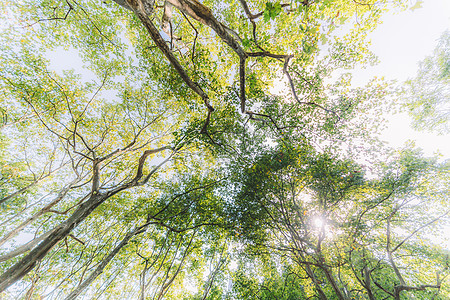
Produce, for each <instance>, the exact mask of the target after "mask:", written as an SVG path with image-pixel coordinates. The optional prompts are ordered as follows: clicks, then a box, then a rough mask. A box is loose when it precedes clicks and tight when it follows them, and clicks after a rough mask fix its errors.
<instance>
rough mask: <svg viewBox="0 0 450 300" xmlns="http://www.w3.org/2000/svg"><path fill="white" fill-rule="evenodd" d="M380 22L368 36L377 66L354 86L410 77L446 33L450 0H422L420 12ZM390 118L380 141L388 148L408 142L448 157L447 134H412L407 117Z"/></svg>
mask: <svg viewBox="0 0 450 300" xmlns="http://www.w3.org/2000/svg"><path fill="white" fill-rule="evenodd" d="M382 20H383V24H381V25H379V27H377V29H376V30H375V31H374V32H373V33H372V34H371V35H370V36H369V39H371V40H372V51H374V53H375V54H376V55H377V56H378V58H379V60H380V63H379V64H378V65H376V66H374V67H371V68H367V69H365V70H362V71H360V72H358V73H357V76H354V80H355V81H356V80H358V81H357V82H355V83H356V84H357V85H363V84H364V83H365V82H367V81H369V80H370V78H372V77H374V76H377V77H382V76H383V77H385V78H386V79H388V80H392V79H395V80H398V81H399V82H401V81H404V80H406V79H408V78H412V77H414V76H415V75H416V72H417V69H418V63H419V62H420V61H421V60H423V59H424V58H425V57H426V56H429V55H431V54H432V52H433V49H434V48H435V47H436V45H437V41H438V39H439V37H440V36H441V34H442V33H443V32H444V31H445V30H447V29H448V30H450V0H425V1H424V3H423V4H422V8H420V9H416V10H414V11H411V10H408V11H401V12H391V13H388V14H387V15H385V16H384V18H383V19H382ZM355 75H356V74H355ZM391 119H392V120H391V122H390V126H389V128H388V129H387V130H386V131H385V134H384V139H386V140H387V141H388V142H389V143H390V144H391V145H392V146H395V147H401V146H402V145H403V144H404V143H405V141H407V140H408V139H412V140H416V145H417V146H418V147H420V148H422V149H423V150H424V152H425V154H426V155H432V154H433V153H435V152H436V150H439V152H440V153H442V154H443V155H444V157H446V158H450V134H447V135H445V136H437V135H435V134H430V133H426V132H418V131H414V130H412V129H411V128H410V127H409V124H410V120H409V117H408V116H407V115H395V116H393V117H392V118H391Z"/></svg>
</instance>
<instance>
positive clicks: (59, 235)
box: [0, 193, 112, 292]
mask: <svg viewBox="0 0 450 300" xmlns="http://www.w3.org/2000/svg"><path fill="white" fill-rule="evenodd" d="M111 196H112V195H111V193H107V194H99V193H93V194H92V195H91V197H90V198H89V200H87V201H86V202H84V203H83V204H81V205H80V207H79V208H78V209H77V210H76V211H75V212H74V213H73V215H72V216H70V218H69V219H67V220H66V221H64V222H62V223H61V224H59V225H58V226H57V227H55V229H54V230H53V232H52V233H51V234H50V235H49V236H48V237H47V238H46V239H45V240H44V241H42V242H41V243H40V244H39V245H38V246H37V247H35V248H34V249H33V250H32V251H31V252H30V253H28V254H27V255H26V256H25V257H23V258H22V259H21V260H20V261H19V262H17V263H16V264H15V265H13V266H12V267H10V268H9V269H8V270H7V271H6V272H5V273H3V274H2V275H1V276H0V292H2V291H4V290H5V289H6V288H8V287H9V286H10V285H12V284H13V283H15V282H16V281H17V280H20V279H21V278H22V277H23V276H25V275H26V274H27V273H28V272H29V271H31V270H32V269H33V268H34V266H35V265H36V263H37V262H38V261H39V260H41V259H42V258H44V257H45V255H46V254H47V253H48V252H49V251H50V250H51V249H52V248H53V247H54V246H55V245H56V244H57V243H58V242H59V241H61V240H62V239H64V238H65V237H67V236H68V235H69V233H70V232H71V231H72V229H73V228H75V227H76V226H77V225H78V224H79V223H81V222H82V221H83V220H84V219H86V218H87V217H88V216H89V215H90V214H91V212H92V211H93V210H94V209H95V208H97V206H99V205H100V204H101V203H103V202H104V201H105V200H106V199H108V198H109V197H111Z"/></svg>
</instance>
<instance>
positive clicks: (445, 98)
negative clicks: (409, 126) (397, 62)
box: [401, 31, 450, 134]
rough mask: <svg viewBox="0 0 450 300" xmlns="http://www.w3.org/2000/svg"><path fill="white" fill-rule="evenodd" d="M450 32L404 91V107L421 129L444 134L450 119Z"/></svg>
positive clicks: (402, 95)
mask: <svg viewBox="0 0 450 300" xmlns="http://www.w3.org/2000/svg"><path fill="white" fill-rule="evenodd" d="M449 86H450V32H449V31H446V32H444V33H443V34H442V36H441V38H440V40H439V43H438V45H437V47H436V48H435V49H434V52H433V56H429V57H427V58H425V59H424V60H423V61H422V62H421V63H420V65H419V70H418V72H417V76H416V77H415V78H413V79H410V80H408V81H407V82H406V84H405V88H404V90H403V91H402V92H401V93H402V94H401V97H402V99H403V102H404V105H405V107H406V109H407V110H408V112H409V114H410V115H411V116H412V117H413V125H414V127H415V128H417V129H421V130H430V131H435V132H438V133H441V134H444V133H446V132H448V131H449V129H450V127H449V124H448V122H449V121H448V120H449V117H450V107H449V99H450V90H449Z"/></svg>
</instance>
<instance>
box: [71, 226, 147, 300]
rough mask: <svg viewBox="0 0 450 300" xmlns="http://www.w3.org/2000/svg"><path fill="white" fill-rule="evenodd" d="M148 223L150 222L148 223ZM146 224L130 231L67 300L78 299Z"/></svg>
mask: <svg viewBox="0 0 450 300" xmlns="http://www.w3.org/2000/svg"><path fill="white" fill-rule="evenodd" d="M147 225H148V224H147ZM145 226H146V225H144V226H140V227H138V228H136V229H134V230H133V231H131V232H129V233H128V234H127V235H126V236H125V237H124V238H123V240H122V241H121V242H120V243H119V244H118V245H117V246H116V247H115V248H114V249H113V251H111V252H110V253H109V254H108V256H106V257H105V258H104V259H103V260H102V262H101V263H100V264H99V265H98V266H97V268H96V269H95V271H94V272H92V273H91V275H89V277H88V278H86V280H84V281H83V282H82V283H81V284H80V285H78V286H77V287H76V288H75V289H74V290H73V291H72V292H71V293H70V294H69V296H67V298H66V300H74V299H76V298H77V297H78V296H79V295H80V294H81V293H82V292H83V291H84V289H85V288H86V287H88V286H89V285H90V284H91V283H92V282H93V281H94V280H95V279H96V278H97V277H98V276H99V275H100V274H101V273H103V270H104V269H105V267H106V266H107V265H108V264H109V262H110V261H111V260H112V259H113V258H114V257H115V256H116V255H117V253H119V251H120V250H121V249H122V248H123V247H124V246H125V245H126V244H128V242H129V241H130V240H131V239H132V238H133V237H134V236H135V235H137V234H139V233H141V232H143V231H144V228H145Z"/></svg>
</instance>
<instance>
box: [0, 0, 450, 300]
mask: <svg viewBox="0 0 450 300" xmlns="http://www.w3.org/2000/svg"><path fill="white" fill-rule="evenodd" d="M398 2H399V3H397V2H396V4H399V5H401V3H400V1H398ZM386 7H388V4H387V1H365V2H357V1H354V2H349V3H345V4H344V3H342V1H322V2H319V1H293V2H291V3H289V4H283V3H273V2H266V1H255V2H252V3H247V2H245V1H239V2H238V3H235V2H234V1H229V2H223V1H207V2H204V3H200V2H198V1H193V0H180V1H175V0H173V1H172V0H167V1H164V2H156V1H141V0H137V1H120V0H117V1H114V2H105V3H103V4H99V3H97V2H94V1H83V2H79V1H78V2H77V1H71V0H67V1H51V0H50V1H44V2H42V1H24V2H18V3H17V2H14V3H6V4H4V5H3V6H2V10H3V12H4V14H2V15H4V16H6V17H5V23H4V24H6V26H5V28H3V30H2V33H1V43H0V45H1V46H0V47H1V48H0V49H1V52H2V56H1V58H0V59H1V65H2V66H4V67H3V68H2V69H1V71H0V90H1V93H2V98H1V100H0V101H1V105H0V106H1V116H2V136H1V137H2V142H1V144H0V146H1V149H0V150H1V151H2V152H1V155H0V159H1V162H2V164H1V175H2V180H3V181H2V186H1V193H2V196H3V199H2V201H1V208H2V212H1V213H2V220H3V219H4V220H5V221H3V223H2V228H1V232H2V234H3V235H2V238H1V242H0V243H2V244H3V248H2V253H1V256H0V260H2V261H4V262H5V263H4V264H3V265H2V266H1V268H2V271H3V272H4V273H3V274H2V275H1V276H0V287H1V289H0V290H5V289H7V288H8V287H9V289H8V290H7V291H6V292H5V294H4V295H5V297H11V298H17V297H20V296H23V297H25V298H31V297H40V296H48V297H54V298H68V299H73V298H76V297H77V296H80V295H85V296H86V297H93V298H97V297H100V296H101V295H102V294H106V295H108V297H112V298H123V299H127V298H128V299H130V298H140V299H146V298H157V299H162V298H168V299H170V298H172V299H182V298H186V299H218V298H223V297H233V295H236V297H241V298H245V297H252V296H249V295H247V294H245V291H244V292H243V291H242V289H240V288H239V287H240V286H241V287H243V286H251V289H252V290H253V289H256V290H258V287H259V282H255V281H252V282H251V283H250V284H249V285H246V284H245V282H243V280H245V279H246V278H247V277H248V276H247V275H248V274H250V273H251V270H249V269H248V268H247V267H246V266H245V265H242V266H241V269H240V271H242V272H241V273H233V272H232V270H230V264H229V262H230V261H231V257H233V259H235V260H241V259H243V258H245V257H247V256H245V255H242V256H239V251H235V250H234V248H235V247H238V245H240V243H243V245H244V246H245V247H247V248H249V249H250V250H251V251H250V250H249V252H248V253H244V254H249V253H254V254H257V256H254V259H253V260H250V263H251V264H255V265H257V264H258V262H259V261H260V259H265V260H263V261H265V262H268V266H270V267H267V266H266V268H261V269H262V270H264V274H265V275H264V276H265V278H264V279H265V280H263V282H264V284H263V286H264V287H265V288H264V292H263V293H264V297H266V298H267V297H268V298H270V297H272V296H273V295H279V296H280V297H281V296H284V295H286V294H285V291H286V288H287V287H295V289H292V291H291V292H290V295H289V297H300V296H302V295H308V296H309V295H313V296H319V297H321V298H322V299H326V298H333V297H338V298H341V299H342V298H345V297H348V295H349V294H352V295H353V294H355V295H356V294H357V293H355V292H354V291H353V290H352V288H351V287H352V286H356V287H357V288H359V289H361V287H363V288H365V290H367V292H366V294H367V295H371V294H373V295H375V296H373V297H376V296H377V295H378V294H379V293H383V292H384V293H387V294H388V295H391V294H392V295H394V296H395V297H397V296H396V295H397V294H398V295H399V296H398V297H400V295H401V294H402V293H403V294H404V292H405V291H412V292H417V291H419V292H420V291H421V290H426V292H427V291H428V290H430V289H436V288H437V289H438V290H439V289H441V290H442V291H443V293H444V292H446V290H445V289H446V285H444V284H443V282H444V281H443V279H442V278H443V276H444V275H440V277H439V278H438V279H437V280H438V283H437V284H436V285H435V286H424V287H423V288H422V286H420V285H413V283H414V284H415V283H416V281H414V282H412V283H410V281H409V280H410V278H405V277H406V276H405V275H404V274H402V273H401V271H399V272H396V271H395V270H396V269H397V270H398V269H399V268H398V267H397V264H398V262H396V259H397V257H394V256H396V253H399V252H400V250H398V249H403V248H402V247H401V246H402V245H405V246H406V245H407V243H406V241H405V242H401V241H400V242H399V244H397V245H401V246H397V245H395V246H393V244H392V242H391V241H392V238H391V237H392V236H393V235H394V233H395V232H394V233H391V231H390V230H387V231H386V236H389V238H388V239H385V240H382V238H380V240H381V242H380V243H378V244H377V245H380V244H382V242H386V243H387V246H386V247H385V248H386V249H387V252H388V254H389V255H391V256H393V257H394V258H393V259H394V263H395V265H394V264H392V263H391V265H390V269H389V270H388V271H386V268H378V267H376V268H372V269H370V270H371V271H370V272H369V273H371V274H373V276H375V275H376V276H378V275H379V274H380V273H382V272H385V273H387V274H389V276H391V277H392V278H395V277H394V276H397V280H400V279H401V280H400V281H399V283H396V284H394V285H392V284H391V285H389V284H390V282H387V283H383V284H381V283H379V280H378V279H377V280H376V283H375V280H373V279H372V280H371V281H367V280H366V278H365V279H361V278H360V277H358V275H355V276H353V275H352V274H351V272H350V269H352V267H353V269H354V270H359V269H358V268H360V269H361V270H366V268H368V267H369V266H372V265H369V262H370V263H373V264H376V263H377V260H376V259H377V258H378V257H377V255H378V253H375V252H374V251H372V250H373V249H368V250H367V252H368V254H367V255H366V256H364V255H365V254H364V253H365V252H364V251H362V252H361V253H363V254H364V255H362V254H360V252H358V255H359V256H358V255H356V254H355V255H354V256H352V257H350V256H349V255H348V252H346V248H344V247H343V246H339V247H337V248H336V251H334V252H333V251H331V253H328V252H327V251H325V250H323V248H324V246H325V244H326V242H325V234H324V232H323V230H322V233H320V232H319V233H320V234H319V235H317V234H316V233H317V232H312V231H311V232H310V231H309V229H308V227H307V226H309V225H308V222H306V221H307V217H311V216H310V215H308V216H307V214H305V215H303V216H302V215H301V214H300V215H299V213H300V212H302V211H300V210H299V209H300V208H302V207H303V206H304V207H307V206H308V207H309V208H308V209H310V211H311V212H320V213H321V214H324V215H325V216H327V217H328V218H333V219H336V220H335V222H337V223H339V224H341V225H342V226H344V227H345V226H348V229H347V231H348V234H347V235H346V236H345V238H342V239H344V240H345V241H348V240H349V239H350V238H354V239H355V240H357V239H356V237H359V235H357V234H363V233H364V232H363V231H362V229H359V226H361V227H364V222H365V221H366V220H365V219H364V220H363V219H361V220H358V222H354V223H352V222H350V221H349V220H350V219H351V218H350V216H347V215H344V216H345V217H341V216H340V215H339V214H337V212H335V211H334V210H333V209H334V206H333V205H334V204H333V203H335V204H336V207H338V208H339V209H340V210H341V211H344V210H346V209H348V207H346V205H350V204H349V203H351V204H352V205H353V204H354V205H355V207H354V209H355V210H356V211H357V212H364V211H365V209H366V208H367V207H371V206H370V205H372V204H371V203H367V202H363V203H361V204H358V201H356V200H357V199H359V198H358V197H362V196H363V195H365V194H364V193H369V192H367V191H371V193H373V195H371V196H372V197H374V198H376V199H378V198H377V193H378V194H383V193H385V192H386V191H385V190H386V188H384V186H383V184H386V182H388V179H389V178H390V177H388V179H383V180H380V183H376V182H375V183H371V182H368V181H366V180H365V179H364V178H363V176H362V174H359V173H358V172H361V171H360V170H362V167H360V166H359V165H358V164H357V163H356V162H355V160H356V159H358V158H360V157H361V156H363V157H364V158H365V159H366V160H371V161H372V163H373V161H374V160H376V155H373V154H374V153H375V152H374V151H373V148H376V147H378V144H377V143H376V139H374V138H372V136H371V135H370V134H369V132H371V128H372V127H373V128H376V127H377V126H378V124H379V123H377V122H375V121H376V120H374V119H370V117H369V116H370V114H368V112H369V111H374V110H376V109H379V108H380V107H381V108H382V107H383V105H381V104H382V103H383V101H384V98H383V95H384V92H385V86H384V84H383V83H380V82H375V81H374V82H372V83H370V84H369V85H368V86H367V87H365V88H364V89H350V78H349V76H348V75H343V76H341V78H340V79H339V80H338V82H336V83H335V84H330V83H328V82H327V79H328V78H330V76H331V75H332V72H333V71H335V70H338V69H346V68H352V67H354V66H355V65H356V64H366V63H371V62H373V58H374V57H373V55H371V53H370V52H369V51H368V50H367V42H368V41H366V39H365V35H366V33H367V31H368V30H371V29H372V28H373V26H374V25H375V24H376V22H377V20H378V18H379V16H380V14H381V13H382V12H383V11H384V9H385V8H386ZM8 17H10V19H8ZM346 22H349V23H351V22H353V23H354V24H355V25H356V26H355V27H352V29H348V31H346V32H345V33H344V34H343V36H341V37H338V36H333V32H334V30H335V29H336V28H337V27H338V24H340V23H342V24H344V23H346ZM319 42H322V43H323V45H324V46H323V48H324V49H325V50H324V49H321V47H320V46H319ZM62 49H65V50H66V52H65V53H66V54H72V55H75V56H79V57H80V58H81V59H82V61H83V62H84V64H85V66H84V68H83V69H79V70H77V71H75V70H67V67H66V66H63V67H60V66H58V67H55V66H54V65H52V61H51V59H49V56H51V55H52V54H54V53H55V52H59V53H61V51H62ZM324 51H325V55H324V56H322V55H319V54H323V53H324ZM61 69H62V70H61ZM77 72H79V73H81V75H80V74H77ZM278 78H282V79H283V80H284V83H282V84H281V85H282V86H283V88H284V90H285V92H284V90H283V91H282V92H280V93H279V95H272V94H271V93H270V87H271V86H273V84H274V82H276V81H277V79H278ZM202 107H203V108H204V109H202ZM205 109H206V112H205ZM361 147H363V148H361ZM363 150H364V151H363ZM378 150H379V149H378ZM372 156H375V157H372ZM417 170H418V172H419V171H420V170H422V169H420V168H417ZM353 172H356V173H353ZM386 174H389V169H388V168H387V169H386V170H385V171H384V173H382V175H383V176H384V175H386ZM382 175H380V176H381V177H382ZM392 180H393V181H394V182H395V183H396V184H397V181H398V180H400V179H398V178H394V179H392ZM443 182H444V181H443ZM287 183H289V185H288V184H287ZM299 184H300V185H299ZM377 184H378V185H377ZM408 184H410V182H409V181H405V186H407V187H409V185H408ZM400 185H401V184H400ZM255 187H257V188H255ZM383 188H384V189H383ZM417 188H419V187H417ZM299 190H300V191H303V190H304V191H306V190H308V192H309V193H310V194H311V195H313V199H314V201H312V202H308V201H307V200H305V201H304V202H301V203H298V202H297V199H296V198H295V197H294V196H295V195H296V194H297V193H298V192H299ZM265 201H268V202H267V203H266V202H265ZM280 205H281V206H280ZM284 206H286V207H284ZM403 207H404V206H402V207H400V208H402V209H403ZM280 208H281V210H280ZM376 208H377V209H378V206H377V207H376ZM388 208H389V207H388ZM388 208H386V210H387V209H388ZM400 208H399V209H398V210H395V209H394V210H392V211H390V212H388V213H387V215H386V214H385V215H384V216H388V217H387V219H386V218H385V219H383V220H388V224H389V226H393V225H392V224H393V223H394V221H396V219H395V218H396V217H397V215H398V214H400V211H401V210H400ZM358 209H359V210H358ZM374 209H375V208H373V209H372V208H371V209H369V211H370V212H372V211H373V210H374ZM413 211H414V210H413ZM334 214H337V215H336V216H335V215H334ZM362 214H363V216H366V214H368V213H362ZM375 215H376V214H375ZM445 216H446V214H444V215H442V216H441V217H439V218H437V216H436V218H437V219H436V220H437V221H438V220H441V219H444V218H445ZM295 217H298V218H299V220H300V221H301V222H303V225H302V224H301V222H300V223H298V224H297V223H295V224H291V221H292V220H293V219H292V218H295ZM339 218H342V220H340V219H339ZM437 221H436V222H437ZM400 223H401V222H400ZM434 223H435V222H431V223H430V225H431V224H434ZM273 224H276V226H275V227H274V225H273ZM426 224H428V223H426ZM284 227H286V228H287V232H289V234H291V235H292V236H291V238H289V236H287V237H283V236H282V235H283V234H284V233H285V232H286V231H285V229H284ZM389 228H391V227H389ZM418 228H421V227H420V225H419V227H418ZM423 228H428V226H423ZM280 229H281V230H280ZM383 229H384V228H383ZM277 230H278V231H277ZM305 230H307V231H308V232H307V233H304V232H305ZM352 230H354V231H355V233H354V234H355V235H351V234H350V233H352V232H353V231H352ZM316 231H317V230H316ZM419 231H422V230H419ZM380 232H381V230H380V229H379V228H377V231H376V233H380ZM26 234H28V235H32V237H31V238H28V241H26V242H21V239H22V238H24V237H26ZM302 234H303V235H304V237H303V238H304V239H305V240H307V241H308V243H307V246H308V247H309V248H308V249H306V248H302V246H303V244H297V245H295V246H296V247H297V248H293V247H290V243H292V242H294V241H295V239H293V238H292V237H293V236H302ZM414 235H415V232H414ZM269 237H271V238H274V239H273V240H269ZM376 237H378V235H376ZM275 239H278V240H280V241H281V243H280V245H281V247H282V248H281V249H274V247H273V243H274V241H275ZM409 240H410V238H408V239H407V241H409ZM358 241H359V240H358ZM364 241H365V240H364ZM342 243H345V242H342ZM287 245H289V247H288V248H283V247H286V246H287ZM392 247H393V248H392ZM369 250H371V251H369ZM425 250H426V251H428V250H430V249H429V248H426V249H425ZM311 251H313V252H314V253H315V254H314V255H311ZM426 251H425V252H426ZM272 253H276V254H281V258H282V259H280V260H279V261H271V258H270V257H268V256H267V255H268V254H272ZM355 253H356V252H355ZM430 253H433V255H434V254H436V253H437V252H436V251H431V250H430ZM344 254H345V255H344ZM264 255H265V256H264ZM424 255H425V254H424ZM436 255H437V254H436ZM341 256H342V257H343V258H342V264H341V263H340V261H339V263H336V264H331V263H330V262H333V261H334V260H335V258H336V257H339V258H340V257H341ZM428 257H431V255H429V256H427V258H428ZM436 257H438V255H437V256H436ZM439 259H440V258H439ZM437 260H438V259H436V261H437ZM378 263H380V264H381V260H378ZM418 263H419V264H420V263H421V260H420V258H418ZM377 266H378V265H377ZM383 266H384V265H383ZM430 266H431V268H437V267H435V265H434V261H433V263H430ZM341 267H342V270H344V269H345V274H344V275H345V276H347V277H348V279H347V278H346V280H340V279H339V280H338V278H339V276H340V274H341V273H340V270H341V269H340V268H341ZM353 269H352V270H353ZM278 270H282V271H281V272H278ZM336 272H337V274H338V275H336ZM398 274H400V276H398ZM443 274H444V273H443ZM344 275H342V276H344ZM369 275H370V274H369ZM386 278H387V277H386ZM422 279H423V278H420V280H419V279H418V282H419V281H420V282H422V281H423V282H428V279H429V278H425V279H423V280H422ZM358 280H359V282H360V284H359V285H358V283H355V282H356V281H358ZM364 280H366V281H364ZM414 280H416V279H414ZM230 281H231V282H233V284H232V285H231V287H230V284H229V283H228V282H230ZM305 282H306V283H308V284H312V286H311V287H308V288H305V287H304V283H305ZM325 282H326V283H327V284H326V285H325V286H324V283H325ZM361 282H363V283H362V284H361ZM372 283H373V284H372ZM376 284H380V286H381V287H378V285H377V288H371V287H373V286H374V285H376ZM424 284H425V285H426V284H428V283H424ZM429 285H431V284H429ZM188 286H191V287H193V291H192V292H189V291H188V290H187V289H186V287H188ZM437 286H439V287H437ZM389 288H390V290H389ZM261 290H262V289H261ZM380 290H381V291H383V292H380ZM384 290H386V291H388V292H385V291H384ZM389 292H390V293H391V294H389ZM255 293H256V292H255ZM396 293H397V294H396ZM360 294H363V293H360ZM358 295H359V294H358ZM369 297H370V296H369ZM398 297H397V298H398Z"/></svg>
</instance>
